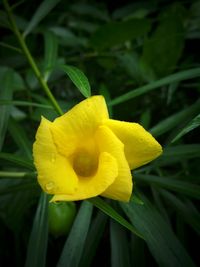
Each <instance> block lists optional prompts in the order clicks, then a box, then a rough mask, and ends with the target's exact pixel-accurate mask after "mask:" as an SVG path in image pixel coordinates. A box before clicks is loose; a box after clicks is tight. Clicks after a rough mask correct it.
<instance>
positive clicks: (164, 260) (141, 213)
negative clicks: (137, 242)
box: [120, 197, 195, 267]
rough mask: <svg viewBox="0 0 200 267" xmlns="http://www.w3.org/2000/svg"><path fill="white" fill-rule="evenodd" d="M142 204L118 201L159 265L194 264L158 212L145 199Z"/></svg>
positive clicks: (182, 265) (184, 266)
mask: <svg viewBox="0 0 200 267" xmlns="http://www.w3.org/2000/svg"><path fill="white" fill-rule="evenodd" d="M142 200H143V202H144V205H142V206H141V205H140V206H139V205H136V204H135V203H134V202H131V203H129V204H125V203H120V205H121V207H122V209H123V210H124V212H125V213H126V215H127V216H128V217H129V219H130V220H131V222H132V224H133V225H134V226H135V227H136V229H137V230H138V231H140V232H141V233H143V235H144V237H145V240H146V242H147V245H148V247H149V250H150V251H151V253H152V255H153V257H154V258H155V260H156V261H157V263H158V265H159V266H163V267H169V266H176V267H188V266H191V267H192V266H195V265H194V263H193V262H192V259H191V258H190V257H189V255H188V254H187V252H186V250H185V249H184V247H183V246H182V245H181V243H180V242H179V240H178V239H177V238H176V236H175V234H174V233H173V231H172V229H171V228H170V226H169V225H168V224H167V223H166V222H165V220H164V219H163V218H162V216H161V215H160V213H159V212H158V211H157V210H156V209H155V208H154V207H153V206H152V205H151V203H150V202H149V201H148V200H147V199H146V198H144V197H143V198H142Z"/></svg>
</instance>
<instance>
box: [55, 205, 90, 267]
mask: <svg viewBox="0 0 200 267" xmlns="http://www.w3.org/2000/svg"><path fill="white" fill-rule="evenodd" d="M91 216H92V205H91V204H90V203H88V202H86V201H84V202H82V204H81V207H80V209H79V212H78V214H77V216H76V219H75V221H74V224H73V226H72V228H71V231H70V233H69V236H68V238H67V240H66V243H65V245H64V248H63V251H62V253H61V256H60V259H59V262H58V264H57V267H71V266H73V267H78V266H79V262H80V259H81V255H82V252H83V249H84V245H85V240H86V236H87V233H88V229H89V225H90V221H91Z"/></svg>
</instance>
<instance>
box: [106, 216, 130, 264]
mask: <svg viewBox="0 0 200 267" xmlns="http://www.w3.org/2000/svg"><path fill="white" fill-rule="evenodd" d="M126 234H127V233H126V231H125V229H124V228H122V226H121V225H120V224H118V223H116V222H115V221H112V220H111V221H110V242H111V266H112V267H125V266H126V267H130V266H131V265H130V255H129V249H128V248H129V242H128V239H127V235H126Z"/></svg>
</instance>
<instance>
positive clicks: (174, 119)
mask: <svg viewBox="0 0 200 267" xmlns="http://www.w3.org/2000/svg"><path fill="white" fill-rule="evenodd" d="M199 111H200V101H199V100H198V101H197V102H196V103H194V104H193V105H191V106H190V107H188V108H186V109H184V110H182V111H180V112H178V113H175V114H173V115H171V116H170V117H168V118H166V119H164V120H163V121H161V122H159V123H158V124H157V125H155V126H154V127H153V128H151V129H150V132H151V133H152V134H153V135H154V136H156V137H158V136H160V135H162V134H164V133H166V132H168V131H170V130H171V129H173V128H174V127H176V126H177V125H178V124H181V123H185V122H186V123H187V121H188V120H190V118H191V117H193V116H194V115H196V114H197V113H199Z"/></svg>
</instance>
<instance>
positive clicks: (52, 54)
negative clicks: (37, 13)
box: [44, 31, 58, 81]
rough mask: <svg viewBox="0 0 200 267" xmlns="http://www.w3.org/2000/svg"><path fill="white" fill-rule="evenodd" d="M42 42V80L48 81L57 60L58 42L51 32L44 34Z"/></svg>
mask: <svg viewBox="0 0 200 267" xmlns="http://www.w3.org/2000/svg"><path fill="white" fill-rule="evenodd" d="M44 41H45V49H44V52H45V54H44V79H45V80H46V81H48V79H49V76H50V74H51V71H52V70H53V68H54V67H55V64H56V60H57V54H58V40H57V36H56V35H55V34H54V33H53V32H52V31H46V32H45V33H44Z"/></svg>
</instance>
